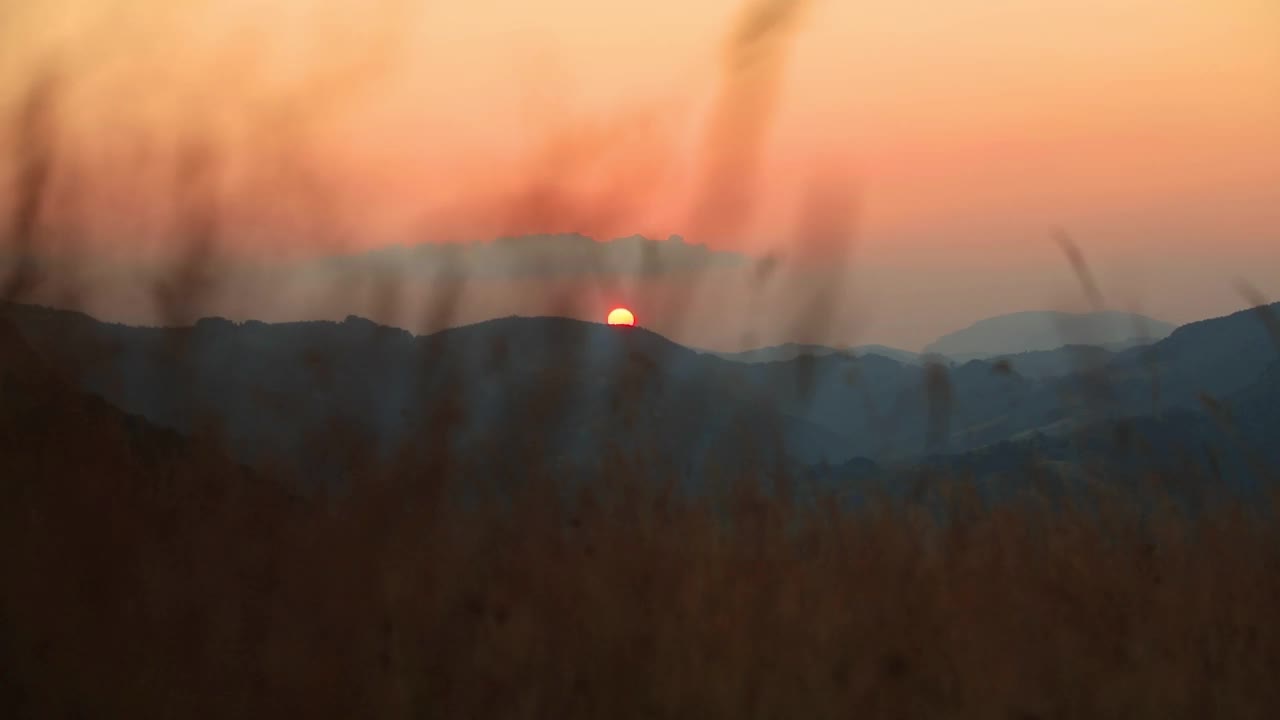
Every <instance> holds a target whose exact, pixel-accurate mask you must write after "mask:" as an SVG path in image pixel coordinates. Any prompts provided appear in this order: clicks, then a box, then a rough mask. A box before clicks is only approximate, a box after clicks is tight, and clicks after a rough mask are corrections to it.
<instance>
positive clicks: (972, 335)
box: [925, 312, 1174, 360]
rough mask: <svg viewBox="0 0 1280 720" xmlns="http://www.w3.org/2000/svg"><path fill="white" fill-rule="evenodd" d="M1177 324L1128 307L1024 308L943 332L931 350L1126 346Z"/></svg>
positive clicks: (969, 354)
mask: <svg viewBox="0 0 1280 720" xmlns="http://www.w3.org/2000/svg"><path fill="white" fill-rule="evenodd" d="M1173 328H1174V326H1173V325H1170V324H1168V323H1164V322H1160V321H1159V320H1153V319H1151V318H1149V317H1145V316H1142V315H1135V314H1133V313H1124V312H1096V313H1083V314H1077V313H1064V312H1020V313H1012V314H1009V315H1000V316H997V317H993V318H988V319H986V320H980V321H978V322H976V323H974V324H973V325H970V326H969V327H967V328H965V329H963V330H958V331H956V332H953V333H950V334H947V335H944V336H942V337H941V338H938V339H937V340H936V341H934V342H933V343H931V344H930V345H929V346H928V347H926V348H925V352H926V353H936V354H939V355H945V356H947V357H949V358H952V359H955V360H971V359H981V358H990V357H995V356H999V355H1013V354H1017V353H1025V352H1034V351H1038V350H1053V349H1056V348H1059V347H1062V346H1064V345H1093V346H1097V347H1102V348H1106V349H1108V350H1123V349H1126V348H1130V347H1134V346H1135V345H1142V344H1146V343H1150V342H1154V341H1156V340H1159V339H1161V338H1163V337H1165V336H1167V335H1169V333H1170V332H1172V331H1173Z"/></svg>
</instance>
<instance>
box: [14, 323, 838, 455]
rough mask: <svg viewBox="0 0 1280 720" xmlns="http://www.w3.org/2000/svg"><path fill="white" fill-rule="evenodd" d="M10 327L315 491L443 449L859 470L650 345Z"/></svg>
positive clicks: (827, 443)
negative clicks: (351, 469)
mask: <svg viewBox="0 0 1280 720" xmlns="http://www.w3.org/2000/svg"><path fill="white" fill-rule="evenodd" d="M4 314H5V315H7V316H8V317H9V318H10V319H11V320H12V321H13V322H14V324H15V325H16V326H17V327H19V328H20V329H21V331H22V333H23V334H24V336H25V338H26V339H27V341H29V342H30V344H31V345H33V346H34V347H36V348H37V349H38V350H39V351H40V352H41V353H42V354H43V355H44V356H45V358H47V360H48V362H49V364H50V365H51V366H53V367H56V368H58V369H59V370H60V372H61V373H62V374H63V375H65V376H67V377H74V378H77V379H78V382H79V384H80V386H81V387H82V388H83V389H84V390H86V391H88V392H92V393H94V394H97V395H100V396H101V397H103V398H105V399H107V400H108V401H109V402H111V403H112V404H113V405H116V406H117V407H120V408H121V409H123V410H125V411H126V412H129V413H136V414H138V415H142V416H144V417H147V418H148V419H150V420H151V421H152V422H154V423H157V424H158V425H161V426H163V427H168V428H172V429H175V430H178V431H180V432H183V433H190V432H194V431H197V430H200V429H202V428H206V427H213V428H216V429H217V430H218V432H220V433H221V434H223V435H224V436H225V438H226V441H227V443H228V445H229V447H230V448H231V449H232V451H233V453H234V454H235V456H236V457H237V458H239V459H240V460H242V461H244V462H266V461H272V460H287V461H290V462H296V463H298V464H299V467H300V469H301V470H302V471H303V472H307V473H321V472H323V473H327V474H329V475H333V474H335V473H336V474H337V475H339V476H340V475H341V469H340V468H341V465H342V463H341V462H339V461H338V459H337V455H340V454H344V453H345V454H350V453H351V452H355V450H353V449H352V448H353V447H354V448H363V449H364V451H368V452H377V453H380V454H382V455H383V456H384V457H385V456H390V455H391V454H393V453H395V452H398V451H399V450H400V449H401V448H403V447H404V446H405V445H406V444H423V443H429V442H438V441H440V440H439V436H443V435H447V436H448V440H447V442H448V443H451V445H450V447H451V448H452V449H453V450H454V451H455V453H454V454H455V455H456V456H458V457H466V458H470V461H471V462H474V463H476V465H477V467H476V468H475V470H476V472H479V473H486V472H487V473H499V472H503V471H508V470H514V469H518V468H517V467H516V464H517V463H518V462H519V461H520V458H521V457H522V456H523V455H528V454H536V456H537V458H539V459H540V460H547V461H549V462H551V463H552V464H553V465H557V466H560V465H563V466H564V467H565V468H566V471H568V469H573V468H578V469H581V468H589V467H590V466H591V464H592V463H595V462H597V461H598V460H599V459H600V458H601V457H602V456H604V455H605V454H607V453H610V452H621V453H624V454H626V453H635V452H642V451H646V450H652V449H654V448H660V449H661V451H662V453H663V456H664V457H663V458H662V460H663V462H664V463H668V464H670V465H672V466H674V467H676V468H677V469H680V470H686V469H687V470H690V471H693V470H696V469H698V468H700V467H702V466H703V465H705V464H707V463H712V462H714V463H717V464H719V465H721V466H730V465H733V464H735V463H737V462H739V461H740V460H741V459H743V458H753V459H754V460H757V461H765V462H774V461H782V460H783V459H789V458H791V457H792V456H795V457H796V458H798V459H802V460H804V461H806V462H815V461H818V460H821V459H828V460H831V461H839V460H845V459H848V458H849V457H850V456H851V455H850V453H849V452H848V443H847V440H846V439H845V438H844V437H842V436H841V435H840V434H839V433H836V432H833V431H831V430H829V429H827V428H824V427H822V426H821V425H819V424H817V423H814V422H812V421H810V420H808V419H805V418H801V417H796V416H793V415H790V414H788V413H786V412H782V411H780V410H779V409H778V408H777V407H775V406H773V405H771V404H769V403H767V402H765V398H764V397H763V394H761V393H755V392H752V391H750V390H749V389H748V385H747V384H746V383H743V382H741V381H740V380H739V379H738V378H737V377H736V376H735V373H734V371H735V369H740V368H742V366H741V365H736V364H733V363H729V362H727V361H723V360H719V359H717V358H710V357H706V356H702V355H699V354H698V353H696V352H694V351H692V350H689V349H687V348H684V347H682V346H680V345H677V344H675V343H672V342H670V341H669V340H667V339H665V338H663V337H661V336H659V335H656V334H654V333H652V332H649V331H647V330H644V329H642V328H613V327H608V326H605V325H599V324H595V323H587V322H581V321H576V320H568V319H562V318H504V319H499V320H492V321H488V322H484V323H479V324H476V325H470V326H466V327H460V328H453V329H450V330H446V331H443V332H440V333H436V334H433V335H430V336H422V337H415V336H413V335H410V334H409V333H407V332H405V331H402V330H397V329H394V328H388V327H383V326H378V325H375V324H374V323H371V322H369V321H367V320H363V319H360V318H355V317H349V318H347V320H345V321H344V322H341V323H333V322H301V323H281V324H266V323H259V322H247V323H242V324H237V323H233V322H230V321H227V320H223V319H219V318H209V319H204V320H201V321H199V322H197V323H196V324H195V325H194V326H191V327H183V328H135V327H128V326H123V325H113V324H107V323H100V322H98V321H96V320H94V319H92V318H90V317H88V316H86V315H82V314H78V313H70V312H63V311H57V310H50V309H46V308H35V307H30V306H7V307H6V308H5V313H4ZM335 468H338V470H335ZM330 479H333V478H330ZM338 479H340V477H339V478H338Z"/></svg>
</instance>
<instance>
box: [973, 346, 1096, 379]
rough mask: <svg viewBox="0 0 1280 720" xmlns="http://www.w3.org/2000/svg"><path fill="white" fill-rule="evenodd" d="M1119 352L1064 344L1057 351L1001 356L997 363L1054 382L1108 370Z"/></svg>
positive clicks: (1026, 374)
mask: <svg viewBox="0 0 1280 720" xmlns="http://www.w3.org/2000/svg"><path fill="white" fill-rule="evenodd" d="M1116 355H1117V353H1115V352H1113V351H1111V350H1108V349H1106V348H1103V347H1097V346H1095V345H1064V346H1062V347H1060V348H1056V349H1053V350H1032V351H1030V352H1024V353H1017V354H1014V355H997V356H995V357H992V358H990V361H991V362H993V363H1003V364H1004V365H1005V366H1007V367H1008V368H1009V369H1010V370H1011V371H1013V372H1016V373H1018V374H1019V375H1024V376H1026V377H1030V378H1038V379H1042V380H1045V379H1050V378H1059V377H1065V376H1067V375H1072V374H1076V373H1082V372H1086V373H1087V372H1093V371H1097V370H1099V369H1102V368H1105V367H1106V366H1107V365H1109V364H1111V362H1112V361H1113V360H1114V359H1115V358H1116Z"/></svg>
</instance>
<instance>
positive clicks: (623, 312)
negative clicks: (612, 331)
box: [609, 307, 636, 326]
mask: <svg viewBox="0 0 1280 720" xmlns="http://www.w3.org/2000/svg"><path fill="white" fill-rule="evenodd" d="M609 324H610V325H627V326H631V325H635V324H636V316H635V315H634V314H633V313H632V312H631V311H630V310H628V309H626V308H623V307H620V308H614V309H612V310H610V311H609Z"/></svg>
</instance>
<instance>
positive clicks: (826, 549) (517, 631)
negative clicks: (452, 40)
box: [0, 412, 1280, 718]
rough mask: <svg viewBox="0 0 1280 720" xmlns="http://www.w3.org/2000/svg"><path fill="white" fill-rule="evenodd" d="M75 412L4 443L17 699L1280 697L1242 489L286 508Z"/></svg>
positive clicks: (671, 703)
mask: <svg viewBox="0 0 1280 720" xmlns="http://www.w3.org/2000/svg"><path fill="white" fill-rule="evenodd" d="M68 417H73V418H80V420H73V421H69V420H66V419H65V418H63V420H62V421H61V422H63V423H64V424H67V423H70V424H69V425H66V426H60V427H57V428H46V429H47V430H48V432H46V433H42V432H41V430H40V429H39V428H40V427H42V426H41V425H39V423H38V419H37V420H36V421H32V420H30V418H29V417H28V421H27V424H26V425H24V426H22V428H16V427H15V426H13V425H10V426H8V427H6V428H5V433H4V435H3V437H4V438H6V443H7V445H6V447H5V448H4V449H5V455H4V456H5V457H6V458H7V459H8V460H10V461H11V462H9V463H8V464H9V467H10V469H11V470H12V471H15V472H12V473H6V475H7V479H6V482H5V484H4V486H3V488H4V492H5V499H4V502H3V503H2V504H0V533H2V536H0V571H3V577H4V587H5V591H4V593H3V605H0V608H2V609H3V616H2V618H3V622H0V633H2V634H0V667H4V668H5V670H4V672H3V673H0V677H3V678H4V682H3V685H2V686H0V687H3V690H2V691H0V692H2V693H3V694H2V695H0V698H3V703H4V704H5V705H6V706H7V707H9V708H10V710H11V712H7V713H6V716H8V717H131V718H136V717H246V716H283V717H360V716H364V717H734V718H740V717H842V718H844V717H940V716H942V717H982V718H990V717H1022V718H1031V717H1042V718H1050V717H1160V718H1168V717H1264V716H1270V710H1272V709H1273V708H1275V707H1277V706H1280V687H1278V686H1277V685H1276V684H1275V682H1274V678H1275V677H1277V673H1280V629H1278V628H1277V626H1276V623H1275V621H1274V608H1276V607H1280V532H1278V528H1277V526H1276V525H1274V524H1272V523H1269V522H1266V521H1264V520H1262V519H1260V517H1261V514H1259V513H1256V512H1245V510H1244V509H1242V508H1232V507H1221V508H1219V509H1217V510H1215V511H1213V512H1212V513H1209V514H1206V515H1203V516H1200V517H1198V518H1197V519H1195V520H1190V519H1187V518H1186V517H1183V516H1181V515H1179V514H1178V513H1177V512H1175V511H1173V510H1159V511H1157V512H1154V513H1151V512H1139V511H1137V510H1135V509H1134V507H1135V506H1132V505H1129V504H1126V503H1125V502H1122V501H1120V500H1118V499H1115V498H1114V497H1111V498H1103V497H1102V496H1099V497H1098V498H1096V500H1097V502H1096V503H1095V505H1094V506H1093V508H1092V509H1091V510H1090V511H1088V512H1086V511H1085V510H1084V509H1079V508H1076V509H1073V508H1071V507H1061V506H1059V507H1057V508H1051V507H1049V504H1048V503H1046V502H1043V501H1040V500H1037V499H1036V497H1035V496H1034V495H1026V496H1025V498H1024V499H1022V500H1019V501H1016V502H1010V503H1006V504H1002V505H1000V506H998V507H991V508H982V507H979V506H978V505H977V503H976V502H974V501H973V499H972V496H971V494H969V493H966V492H965V485H964V484H963V483H946V482H937V483H932V484H931V488H932V489H931V490H930V491H929V495H930V498H929V499H932V500H937V499H943V500H945V502H946V503H947V506H948V516H949V517H950V518H952V522H949V523H947V524H946V525H945V526H944V525H939V524H938V523H936V522H934V520H933V519H932V518H933V517H934V516H933V515H931V514H930V513H928V512H926V511H925V510H924V509H923V505H922V504H915V503H912V504H906V505H890V504H880V505H878V506H875V507H872V508H867V509H864V510H860V511H856V512H853V511H845V510H841V509H839V507H838V505H837V503H835V502H834V500H828V501H824V502H820V503H818V504H817V505H816V506H811V505H804V506H803V507H802V506H800V505H797V504H794V503H792V502H790V501H789V500H788V494H787V493H786V492H782V493H777V494H773V495H771V496H769V497H766V496H765V495H764V494H762V493H760V492H758V491H756V490H754V489H753V488H754V487H756V486H757V482H756V481H755V480H754V479H749V478H747V479H742V478H740V479H739V481H738V482H737V483H736V485H735V487H734V488H733V489H732V490H729V491H726V492H725V493H724V494H722V495H720V496H719V497H717V498H715V499H714V502H713V501H711V500H707V499H703V500H696V501H695V500H689V499H687V498H684V497H682V496H680V495H678V494H676V493H674V492H671V491H670V489H664V488H659V487H654V486H653V485H651V484H645V483H641V482H637V481H632V480H629V479H628V475H627V474H626V472H625V471H618V472H613V473H610V474H609V476H608V477H607V478H602V479H601V480H600V481H599V483H598V484H596V485H593V486H592V487H591V488H590V489H589V490H587V491H583V492H582V493H580V494H579V495H578V496H576V497H573V498H570V499H566V498H565V497H564V495H563V493H560V492H558V490H557V488H556V487H555V486H554V483H552V482H549V481H541V480H539V479H538V477H539V474H538V473H535V472H530V473H529V477H530V480H529V481H528V482H527V483H525V484H524V485H523V486H522V487H521V488H520V489H519V490H518V491H517V492H516V493H515V495H514V496H510V497H506V498H504V499H503V500H502V501H499V500H495V499H493V498H492V497H491V498H489V499H482V500H480V501H479V502H478V503H477V502H476V499H475V497H474V495H470V496H468V498H467V500H466V502H465V503H464V502H461V501H459V500H458V499H457V494H456V493H454V492H453V490H456V489H457V488H456V487H453V486H451V485H450V483H448V482H446V481H444V480H442V479H441V477H442V476H441V475H440V469H439V468H440V466H439V465H433V466H427V465H425V464H424V463H422V462H419V461H418V460H417V459H415V458H412V457H408V456H406V457H404V458H402V459H401V461H400V463H398V464H397V465H396V466H395V467H384V468H380V469H377V470H371V471H367V472H366V473H364V474H363V475H362V476H361V477H360V478H359V480H358V481H357V482H356V483H355V485H354V487H355V488H356V489H355V491H354V492H352V493H351V494H349V495H348V496H346V497H343V498H325V499H319V498H316V499H301V498H294V497H290V496H289V495H287V494H286V493H285V492H283V491H282V489H281V488H282V487H283V483H278V482H277V481H276V480H275V479H268V478H264V477H261V476H255V475H249V474H246V472H245V471H244V470H242V469H240V468H238V467H236V466H233V465H232V464H230V463H228V462H226V461H225V460H223V459H222V456H221V455H220V453H219V452H218V451H217V450H216V448H213V447H208V446H205V445H202V444H200V443H198V442H197V443H194V444H189V445H185V446H183V447H182V448H181V449H180V450H178V451H175V453H174V454H172V455H171V456H169V458H168V459H161V460H154V459H153V460H142V459H139V458H140V457H141V455H139V453H138V452H137V451H136V450H135V451H130V450H129V448H130V447H131V445H130V443H129V440H128V439H127V438H126V437H122V436H121V435H120V434H119V432H113V431H104V430H103V429H102V428H100V427H97V426H96V425H94V426H92V427H76V426H74V423H76V422H80V423H87V424H92V423H93V422H95V421H94V420H93V417H94V415H93V413H85V412H81V413H79V414H74V415H71V416H68ZM86 418H87V419H86ZM32 422H35V423H36V424H35V425H32V424H31V423H32ZM90 429H93V430H94V432H93V433H92V434H91V435H84V434H80V435H76V434H74V433H82V432H85V431H88V430H90ZM19 430H21V434H19ZM68 437H76V438H81V439H82V440H81V439H78V440H77V441H76V442H74V443H68V442H66V441H65V439H66V438H68ZM88 438H93V439H88ZM133 447H135V448H136V447H137V445H136V443H135V445H134V446H133ZM783 487H785V484H784V485H783Z"/></svg>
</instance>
